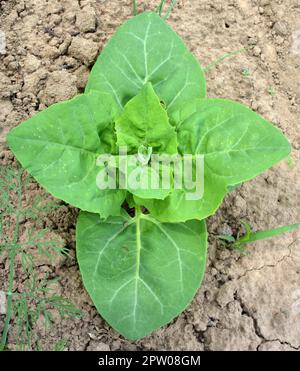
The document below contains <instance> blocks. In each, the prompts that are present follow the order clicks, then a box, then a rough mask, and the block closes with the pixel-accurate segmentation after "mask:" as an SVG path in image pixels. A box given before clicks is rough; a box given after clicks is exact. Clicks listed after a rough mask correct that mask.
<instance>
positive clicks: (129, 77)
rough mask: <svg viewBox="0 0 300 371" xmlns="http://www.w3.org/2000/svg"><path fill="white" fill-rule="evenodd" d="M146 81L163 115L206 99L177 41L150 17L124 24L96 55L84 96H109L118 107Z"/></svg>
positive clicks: (194, 64)
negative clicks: (163, 107) (100, 93)
mask: <svg viewBox="0 0 300 371" xmlns="http://www.w3.org/2000/svg"><path fill="white" fill-rule="evenodd" d="M147 82H151V83H152V85H153V87H154V90H155V92H156V93H157V95H158V96H159V97H160V99H162V100H163V101H164V102H165V104H166V107H167V110H168V111H172V110H174V109H176V108H178V107H179V106H180V105H181V104H182V103H184V102H186V101H189V100H191V99H193V98H204V97H205V96H206V85H205V77H204V74H203V72H202V68H201V67H200V65H199V63H198V61H197V60H196V58H195V57H194V56H193V55H192V54H191V53H190V52H189V50H188V49H187V47H186V46H185V44H184V43H183V42H182V40H181V39H180V37H179V36H178V35H177V34H176V33H175V32H174V31H173V30H172V28H171V27H170V26H169V25H168V24H167V23H166V22H165V21H164V20H162V19H161V17H160V16H159V15H158V14H156V13H151V12H145V13H142V14H140V15H138V16H136V17H134V18H131V19H130V20H128V21H127V22H125V23H124V24H123V25H122V26H121V27H120V28H119V30H118V31H117V32H116V33H115V35H114V36H113V37H112V38H111V40H110V41H109V43H108V44H107V46H106V47H105V48H104V50H103V51H102V52H101V54H100V56H99V58H98V60H97V62H96V63H95V65H94V67H93V69H92V72H91V75H90V77H89V80H88V84H87V87H86V91H90V90H91V89H94V90H99V91H105V92H108V93H109V94H111V95H113V96H114V98H115V101H116V102H117V104H118V106H119V107H120V108H123V107H124V106H125V104H126V103H127V102H128V101H129V100H130V99H131V98H133V97H134V96H136V95H137V94H138V93H139V91H140V90H141V89H142V88H143V86H144V85H145V84H146V83H147Z"/></svg>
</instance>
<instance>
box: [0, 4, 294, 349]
mask: <svg viewBox="0 0 300 371" xmlns="http://www.w3.org/2000/svg"><path fill="white" fill-rule="evenodd" d="M138 4H139V10H143V9H150V8H151V7H152V8H153V6H154V5H155V4H157V1H148V2H147V1H138ZM131 14H132V2H131V1H129V0H118V1H117V0H65V1H58V0H51V1H48V0H26V1H24V0H18V1H14V0H7V1H3V0H2V1H0V38H1V40H2V47H1V49H0V152H1V155H0V161H1V166H7V165H8V164H10V163H11V162H13V161H14V160H13V156H12V154H11V153H10V152H9V150H8V148H7V146H6V143H5V137H6V134H7V133H8V131H9V130H10V129H11V128H13V127H14V126H16V125H18V124H19V123H20V122H22V121H23V120H25V119H27V118H29V117H31V116H32V115H34V114H35V113H36V112H38V111H41V110H43V109H44V108H45V107H47V106H49V105H51V104H53V103H55V102H58V101H62V100H66V99H69V98H71V97H73V96H75V95H76V94H78V93H80V92H82V91H83V89H84V87H85V84H86V81H87V77H88V75H89V72H90V69H91V67H92V65H93V63H94V62H95V59H96V58H97V55H98V54H99V52H101V50H102V48H103V46H104V45H105V43H106V42H107V40H108V39H109V38H110V37H111V35H112V34H113V33H114V32H115V30H116V28H117V27H118V26H119V25H120V24H121V23H122V22H123V21H125V20H126V19H127V18H128V17H129V16H131ZM169 22H170V24H171V25H172V26H173V27H174V29H175V30H176V31H177V33H178V34H179V35H180V36H181V37H182V38H183V39H184V41H185V42H186V43H187V45H188V46H189V48H190V49H191V51H192V52H193V53H194V54H195V55H196V57H197V58H198V59H199V61H200V62H201V63H202V65H203V66H207V65H209V64H210V63H211V62H212V61H214V60H216V59H217V58H218V57H220V56H222V55H224V54H227V53H231V52H233V51H235V50H240V49H244V51H243V52H241V53H239V54H237V55H235V56H234V57H232V58H228V59H226V60H224V61H223V62H222V63H220V64H218V65H216V66H215V67H213V68H212V69H210V70H209V71H208V72H207V74H206V77H207V85H208V95H209V96H210V97H223V98H229V99H233V100H236V101H239V102H242V103H244V104H245V105H247V106H249V107H251V108H252V109H253V110H255V111H256V112H258V113H260V114H261V115H263V116H264V117H265V118H266V119H268V120H270V121H271V122H273V123H274V124H275V125H276V126H277V127H279V128H280V129H281V130H282V131H283V132H284V133H285V134H286V136H287V137H288V138H289V140H290V142H291V145H292V156H291V157H292V164H291V163H288V162H287V161H283V162H282V163H281V164H279V165H277V166H275V167H274V168H272V169H271V170H269V171H267V172H266V173H264V174H263V175H261V176H259V177H258V178H256V179H255V180H253V181H251V182H248V183H246V184H244V185H242V186H241V187H239V188H238V189H236V190H235V191H234V192H233V193H231V194H230V195H229V196H227V198H226V199H225V201H224V204H223V205H222V207H221V208H220V210H219V211H218V212H217V214H216V215H215V216H213V217H211V218H209V220H208V227H209V232H210V237H209V240H210V246H209V260H208V264H207V273H206V278H205V281H204V283H203V285H202V287H201V288H200V290H199V291H198V293H197V295H196V297H195V299H194V301H193V303H192V304H191V305H190V306H189V307H188V308H187V310H186V311H185V312H184V313H182V314H181V315H180V316H179V317H178V318H177V319H175V320H174V321H173V322H172V323H171V324H169V325H168V326H165V327H164V328H162V329H160V330H158V331H156V332H155V333H153V334H152V335H150V336H148V337H147V338H144V339H142V340H140V341H137V342H130V341H127V340H125V339H124V338H122V337H121V336H119V335H118V334H117V333H116V332H115V331H114V330H112V329H111V328H110V327H109V326H108V325H107V323H106V322H105V321H104V320H102V319H101V317H100V316H99V315H98V313H97V311H96V310H95V308H94V307H93V305H92V302H91V300H90V299H89V296H88V295H87V293H86V291H85V290H84V288H83V286H82V282H81V278H80V274H79V271H78V266H77V264H76V261H75V260H74V259H71V258H66V259H59V260H58V261H57V262H56V264H55V265H53V264H49V263H47V262H45V261H40V262H39V266H38V269H39V270H40V272H41V273H42V272H49V274H51V275H52V277H56V276H59V277H60V281H59V284H57V292H58V293H59V294H62V295H63V296H65V297H66V298H68V299H70V300H71V301H72V302H74V303H75V304H76V306H77V307H78V308H80V309H81V310H83V311H84V317H83V318H82V319H75V320H68V319H65V320H62V321H57V323H56V325H55V331H50V333H47V335H43V334H42V331H41V339H40V344H41V346H42V347H43V348H44V349H52V348H53V344H55V342H56V341H57V340H58V339H64V340H66V349H68V350H297V349H298V350H299V349H300V240H299V237H300V235H299V232H298V231H294V232H291V233H288V234H285V235H281V236H279V237H276V238H272V239H269V240H266V241H262V242H257V243H255V244H252V245H249V246H248V247H247V249H246V251H247V254H244V255H242V254H240V253H238V252H236V251H230V250H228V249H224V248H223V247H222V246H221V245H220V243H219V242H218V239H217V235H218V234H224V233H236V232H237V230H238V229H239V228H240V220H241V219H247V220H248V221H249V222H250V224H251V225H252V227H253V228H254V230H258V229H266V228H272V227H275V226H280V225H285V224H289V223H292V222H296V221H297V220H299V219H300V199H299V190H300V176H299V173H300V161H299V148H300V80H299V75H300V3H299V1H298V0H272V1H270V0H222V1H220V0H203V1H198V0H190V1H189V0H181V1H178V4H177V5H176V7H175V9H174V11H173V13H172V15H171V17H170V19H169ZM4 39H5V41H6V47H5V48H4V47H3V40H4ZM28 192H29V193H30V192H31V193H34V194H36V193H37V194H38V193H39V192H42V190H40V188H39V187H38V185H36V184H33V185H32V187H31V190H30V191H28ZM26 200H27V201H28V202H30V197H29V196H28V197H25V202H26ZM76 215H77V210H76V209H74V208H72V207H69V206H67V205H64V206H62V207H61V208H59V209H57V210H55V211H53V212H51V213H50V214H49V215H47V217H46V219H45V221H44V225H45V226H47V227H49V228H51V229H52V230H53V233H54V234H56V235H57V236H59V238H61V239H63V240H64V242H65V244H66V246H67V247H68V248H69V249H70V254H71V256H74V255H75V242H74V240H75V237H74V236H75V220H76ZM25 228H26V225H25ZM7 272H8V261H7V258H5V256H4V257H2V258H0V292H1V291H5V290H6V289H7ZM17 285H18V289H20V290H21V289H22V287H20V286H22V280H19V281H18V272H17ZM0 309H1V311H0V330H1V328H2V326H3V320H4V315H1V313H2V312H4V311H5V308H3V307H2V308H1V306H0ZM15 342H16V339H15V338H14V336H13V333H11V334H10V336H9V349H14V346H15Z"/></svg>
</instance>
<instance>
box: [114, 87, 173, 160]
mask: <svg viewBox="0 0 300 371" xmlns="http://www.w3.org/2000/svg"><path fill="white" fill-rule="evenodd" d="M116 132H117V143H118V146H120V147H122V146H126V147H127V151H128V153H133V154H135V153H138V150H139V148H140V147H141V146H143V147H145V148H151V149H152V152H153V153H167V154H175V153H177V135H176V132H175V129H174V127H172V126H171V125H170V123H169V118H168V115H167V112H166V110H165V109H164V108H163V107H162V105H161V103H160V100H159V98H158V96H157V95H156V94H155V92H154V90H153V87H152V84H151V83H150V82H149V83H147V84H146V85H145V86H144V87H143V88H142V90H141V91H140V93H139V94H138V95H137V96H136V97H134V98H132V99H131V100H130V101H129V102H128V103H127V104H126V106H125V109H124V111H123V112H122V114H121V115H120V116H119V117H118V119H117V120H116Z"/></svg>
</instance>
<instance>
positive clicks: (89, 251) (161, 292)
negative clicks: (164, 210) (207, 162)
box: [77, 213, 207, 340]
mask: <svg viewBox="0 0 300 371" xmlns="http://www.w3.org/2000/svg"><path fill="white" fill-rule="evenodd" d="M206 249H207V232H206V227H205V223H204V222H199V221H195V220H194V221H189V222H187V223H179V224H162V223H159V222H157V221H156V220H154V219H152V218H151V217H149V216H147V215H138V216H137V217H135V218H133V219H131V218H130V217H129V216H127V214H126V215H125V214H124V216H122V217H115V218H109V219H108V220H107V221H106V222H103V221H101V220H100V219H99V217H98V216H97V215H93V214H89V213H81V214H80V217H79V220H78V224H77V258H78V261H79V266H80V270H81V273H82V276H83V282H84V285H85V287H86V289H87V291H88V293H89V294H90V296H91V298H92V300H93V302H94V304H95V306H96V308H97V309H98V311H99V312H100V314H101V315H102V316H103V318H105V319H106V320H107V322H108V323H109V324H110V325H111V326H112V327H113V328H114V329H116V330H117V331H118V332H120V333H121V334H122V335H124V336H125V337H126V338H129V339H132V340H136V339H139V338H142V337H144V336H146V335H147V334H149V333H150V332H152V331H154V330H156V329H157V328H159V327H160V326H162V325H165V324H166V323H168V322H170V321H171V320H172V319H173V318H174V317H175V316H177V315H178V314H179V313H181V312H182V311H183V310H184V309H185V308H186V307H187V305H188V304H189V303H190V301H191V300H192V298H193V297H194V295H195V293H196V291H197V289H198V288H199V286H200V283H201V281H202V278H203V275H204V271H205V264H206Z"/></svg>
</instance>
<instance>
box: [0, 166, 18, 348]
mask: <svg viewBox="0 0 300 371" xmlns="http://www.w3.org/2000/svg"><path fill="white" fill-rule="evenodd" d="M22 175H23V172H22V171H20V172H19V174H18V178H17V180H18V190H17V195H18V204H17V209H16V221H15V223H16V224H15V229H14V234H13V239H12V243H11V251H10V254H9V259H10V260H9V286H8V292H7V296H8V298H7V305H6V317H5V322H4V328H3V332H2V339H1V345H0V350H4V348H5V346H6V343H7V336H8V330H9V325H10V320H11V315H12V296H13V286H14V275H15V258H16V255H17V247H18V245H17V242H18V239H19V225H20V216H21V207H22Z"/></svg>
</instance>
